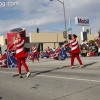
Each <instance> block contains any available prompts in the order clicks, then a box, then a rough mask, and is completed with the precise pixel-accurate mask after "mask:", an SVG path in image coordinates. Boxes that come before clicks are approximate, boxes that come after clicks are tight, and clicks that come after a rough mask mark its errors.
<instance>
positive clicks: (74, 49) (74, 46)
mask: <svg viewBox="0 0 100 100" xmlns="http://www.w3.org/2000/svg"><path fill="white" fill-rule="evenodd" d="M69 45H71V51H70V54H71V66H73V65H74V59H75V57H76V58H77V60H78V61H79V63H80V65H83V64H82V61H81V59H80V57H79V54H80V48H79V45H78V41H77V40H76V39H73V40H71V42H69V43H68V44H66V45H65V46H69Z"/></svg>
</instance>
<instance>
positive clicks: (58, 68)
mask: <svg viewBox="0 0 100 100" xmlns="http://www.w3.org/2000/svg"><path fill="white" fill-rule="evenodd" d="M95 63H97V62H92V63H89V64H85V65H84V68H85V67H88V66H90V65H93V64H95ZM67 67H70V65H68V66H63V67H57V68H54V69H51V70H45V71H34V72H31V77H35V76H37V75H39V74H42V73H49V72H52V71H55V70H60V69H63V68H67ZM75 68H78V67H75ZM22 75H26V73H22ZM17 76H19V74H16V75H13V77H17Z"/></svg>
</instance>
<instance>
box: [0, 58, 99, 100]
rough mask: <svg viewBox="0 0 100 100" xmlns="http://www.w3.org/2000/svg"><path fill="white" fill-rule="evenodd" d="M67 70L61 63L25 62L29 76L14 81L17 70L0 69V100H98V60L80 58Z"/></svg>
mask: <svg viewBox="0 0 100 100" xmlns="http://www.w3.org/2000/svg"><path fill="white" fill-rule="evenodd" d="M81 59H82V61H83V63H84V65H85V68H79V64H78V62H77V60H75V67H74V69H71V67H70V58H67V59H66V60H64V61H56V60H53V59H40V62H38V61H35V62H34V63H32V62H31V61H27V64H28V66H29V69H30V71H31V76H30V77H29V78H26V73H25V69H24V67H22V73H23V78H19V77H18V73H17V69H16V68H15V69H10V68H8V69H3V68H0V100H100V57H82V58H81Z"/></svg>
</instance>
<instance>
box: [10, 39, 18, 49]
mask: <svg viewBox="0 0 100 100" xmlns="http://www.w3.org/2000/svg"><path fill="white" fill-rule="evenodd" d="M18 42H19V40H18V39H16V40H15V41H14V43H13V44H12V45H10V46H9V47H8V48H9V50H10V49H12V48H13V46H14V45H15V44H17V43H18Z"/></svg>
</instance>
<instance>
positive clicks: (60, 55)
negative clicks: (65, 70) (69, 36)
mask: <svg viewBox="0 0 100 100" xmlns="http://www.w3.org/2000/svg"><path fill="white" fill-rule="evenodd" d="M66 58H67V54H66V50H65V49H64V47H62V49H61V52H60V54H59V60H65V59H66Z"/></svg>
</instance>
